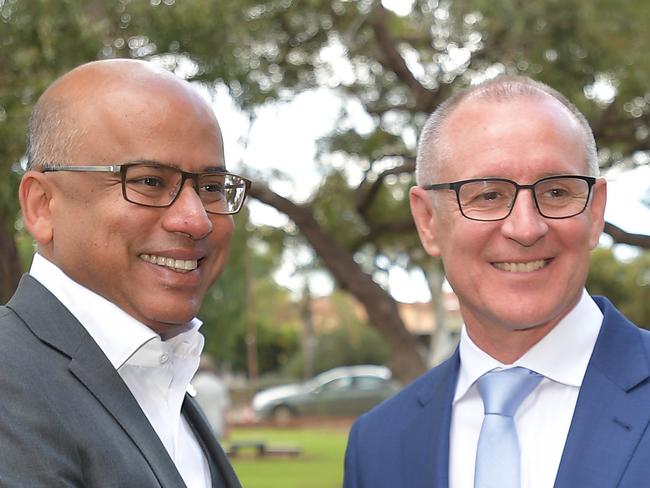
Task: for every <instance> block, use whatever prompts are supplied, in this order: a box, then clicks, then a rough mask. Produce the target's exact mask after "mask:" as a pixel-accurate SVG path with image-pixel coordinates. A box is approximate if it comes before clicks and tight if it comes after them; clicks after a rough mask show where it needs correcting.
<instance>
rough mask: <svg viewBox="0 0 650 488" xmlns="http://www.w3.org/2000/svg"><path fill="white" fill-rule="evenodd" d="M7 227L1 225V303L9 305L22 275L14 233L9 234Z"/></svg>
mask: <svg viewBox="0 0 650 488" xmlns="http://www.w3.org/2000/svg"><path fill="white" fill-rule="evenodd" d="M2 224H4V223H2ZM7 227H8V226H7V225H0V300H1V302H0V303H7V301H8V300H9V299H10V298H11V296H12V295H13V294H14V291H16V287H17V286H18V281H20V275H21V269H20V259H19V258H18V249H17V248H16V241H15V240H14V235H13V232H7Z"/></svg>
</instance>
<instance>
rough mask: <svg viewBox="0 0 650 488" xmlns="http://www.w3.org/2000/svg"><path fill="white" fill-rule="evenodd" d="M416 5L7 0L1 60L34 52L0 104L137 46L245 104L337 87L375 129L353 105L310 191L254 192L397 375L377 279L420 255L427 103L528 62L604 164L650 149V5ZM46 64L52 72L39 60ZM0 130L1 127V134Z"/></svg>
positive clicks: (392, 326) (433, 0)
mask: <svg viewBox="0 0 650 488" xmlns="http://www.w3.org/2000/svg"><path fill="white" fill-rule="evenodd" d="M412 5H413V8H412V10H411V11H410V13H409V14H408V15H405V16H399V15H396V14H395V13H394V12H392V11H390V10H388V9H387V8H385V7H384V6H383V4H382V3H381V2H380V1H379V0H358V1H343V0H333V1H332V0H303V1H301V2H297V1H292V0H272V1H266V2H260V1H253V0H238V1H236V2H235V1H234V0H231V1H225V0H219V1H217V0H195V1H193V2H174V1H166V2H160V1H150V2H145V1H141V0H132V1H127V0H121V1H108V0H104V1H98V0H95V1H92V2H80V1H73V0H67V1H66V2H63V3H62V2H60V1H58V2H55V1H53V0H43V1H41V2H27V1H25V0H4V1H0V8H2V12H1V17H0V19H2V20H0V22H2V24H0V26H1V27H2V28H3V29H4V32H3V35H2V36H0V38H1V39H2V41H0V42H1V43H2V44H1V46H2V47H1V49H2V50H1V51H0V68H2V69H1V70H0V72H2V73H6V72H11V73H13V71H11V69H12V68H13V66H14V64H15V63H16V62H17V61H16V59H19V58H20V56H18V57H17V56H16V54H17V53H18V54H20V53H25V52H26V53H31V57H30V56H27V57H28V59H30V60H31V62H29V63H26V64H24V66H23V69H22V71H21V76H20V77H16V78H12V77H11V76H9V79H8V81H7V79H3V78H0V80H2V81H0V90H3V91H2V92H0V93H4V94H5V95H6V94H7V93H9V94H10V95H9V96H10V101H11V102H12V104H11V105H9V102H6V100H7V99H2V102H1V103H2V105H3V106H4V107H9V109H7V108H5V110H6V113H7V114H8V116H7V118H9V117H11V124H10V125H11V126H12V127H14V128H15V127H19V128H20V129H15V130H16V134H18V133H22V128H24V119H25V116H26V107H25V105H24V103H23V102H26V103H27V104H28V105H29V104H31V103H32V102H33V100H34V98H35V96H36V95H37V94H38V93H40V91H41V90H42V88H43V86H45V84H46V83H47V82H48V81H49V80H50V79H51V78H52V77H53V76H54V74H55V73H56V74H58V73H60V72H62V71H64V70H65V69H67V68H68V67H69V63H71V64H78V63H79V62H81V61H83V60H86V59H92V58H94V57H102V56H104V57H107V56H131V57H158V59H161V60H163V61H164V62H166V63H167V64H169V65H170V66H171V67H172V68H174V69H177V70H178V71H179V72H181V73H183V74H185V75H186V76H187V77H188V78H191V79H193V80H196V81H200V82H203V83H205V84H206V85H208V86H214V84H215V83H223V84H225V85H226V86H227V87H228V88H229V90H230V93H231V95H232V96H233V97H234V99H235V100H236V101H237V102H238V104H239V105H240V106H241V107H242V108H243V109H244V110H248V111H252V110H253V109H255V108H256V107H259V106H261V105H263V104H264V103H266V102H268V101H273V100H287V99H291V97H293V96H295V94H297V93H300V92H302V91H304V90H308V89H311V88H314V87H317V86H328V87H330V88H331V89H332V90H334V91H336V92H337V93H339V94H340V96H341V98H342V99H344V100H345V101H346V108H348V109H352V108H354V107H357V108H358V107H361V108H362V110H363V111H364V113H365V114H366V115H367V119H368V120H369V121H370V126H371V128H370V129H365V130H362V129H360V128H359V127H358V124H356V122H355V118H354V117H353V116H351V115H350V112H349V111H344V112H343V113H342V114H341V117H340V119H339V120H338V121H336V124H335V128H334V129H333V132H332V134H331V135H330V137H328V138H326V139H325V140H323V141H322V142H321V150H320V163H321V164H322V168H323V173H324V181H323V185H322V188H321V189H320V190H318V191H316V192H315V193H314V195H313V197H312V198H311V199H310V200H309V201H308V202H305V203H298V202H295V201H292V200H291V199H289V198H287V197H286V196H282V195H279V194H278V193H276V192H274V191H273V190H272V188H271V186H270V185H268V184H264V183H262V182H259V183H257V184H256V185H255V186H254V190H253V196H254V197H255V198H258V199H259V200H260V201H262V202H264V203H267V204H269V205H272V206H274V207H276V208H277V209H278V210H280V211H282V212H285V213H286V214H287V215H288V216H289V217H290V218H291V219H292V220H293V222H294V223H295V225H296V227H297V228H298V230H299V232H300V234H301V235H302V236H304V238H305V239H306V240H307V242H309V244H310V245H311V246H312V247H313V249H314V251H315V254H316V255H317V256H318V261H319V263H320V264H321V265H322V266H323V267H324V268H326V269H328V270H329V272H330V273H331V274H332V276H333V277H334V279H335V280H336V282H337V283H338V284H339V285H340V286H341V287H342V288H343V289H346V290H347V291H349V292H350V293H352V294H353V295H355V296H356V297H357V299H358V300H359V301H360V302H361V303H362V304H363V305H364V306H365V307H366V309H367V311H368V315H369V317H370V319H371V322H372V324H373V326H375V327H376V328H377V330H379V331H380V332H381V333H382V335H383V336H384V337H385V338H386V339H387V341H388V342H389V343H390V345H391V351H392V352H391V363H392V366H393V368H394V371H395V373H396V375H397V376H399V377H401V378H402V379H404V380H408V379H409V378H412V377H414V376H415V375H417V374H418V373H419V372H421V371H422V370H423V369H424V368H425V367H426V365H425V362H424V360H423V358H422V357H421V356H420V355H419V353H418V349H417V346H416V344H415V341H413V339H412V338H411V337H410V336H409V335H408V333H407V332H406V330H405V328H404V325H403V322H402V321H401V318H400V317H399V314H398V313H397V308H396V306H395V302H394V300H393V299H392V297H391V296H390V294H389V293H387V292H386V290H385V289H384V288H383V287H382V286H380V285H379V284H378V282H379V281H381V277H382V275H383V273H384V270H385V267H386V264H385V263H399V264H400V265H404V266H408V267H413V268H420V267H421V265H422V263H423V262H424V260H425V259H426V257H425V256H423V253H422V251H421V249H420V248H419V245H418V244H417V238H416V236H415V233H414V228H413V224H412V222H411V219H410V216H409V212H408V208H407V206H406V198H405V195H406V191H407V189H408V187H409V186H410V185H412V184H413V177H412V173H413V156H414V153H415V138H416V135H417V133H418V132H419V129H420V128H421V126H422V124H423V122H424V120H425V117H426V115H427V114H428V113H430V112H431V111H432V110H433V109H434V108H435V107H436V106H437V105H438V104H439V103H440V102H441V101H442V100H444V99H445V98H447V97H448V96H449V95H450V94H451V93H453V92H454V91H456V90H458V89H459V88H462V87H464V86H467V84H468V83H470V82H471V81H472V80H475V79H478V78H480V77H482V76H486V75H493V74H496V73H501V72H507V73H524V74H530V75H532V76H534V77H535V78H538V79H540V80H542V81H546V82H549V83H550V84H551V85H553V86H555V87H557V88H559V89H560V90H561V91H562V92H563V93H564V94H566V95H567V96H568V97H569V98H570V99H571V100H572V101H573V102H574V103H576V104H577V105H578V106H579V107H580V108H581V110H582V111H583V112H584V113H585V114H586V115H587V116H588V118H589V120H590V122H591V123H592V125H593V127H594V132H595V134H596V137H597V139H598V143H599V145H600V147H601V156H602V165H603V167H608V166H610V165H611V164H613V163H614V162H615V161H617V160H619V159H622V160H624V161H625V162H626V163H627V164H638V163H639V162H643V161H646V160H647V156H646V159H644V158H643V157H642V156H643V154H644V152H646V153H647V151H648V150H649V149H650V147H649V145H650V139H649V137H648V134H649V132H650V131H649V129H648V122H649V117H650V116H649V110H648V97H647V93H646V90H647V86H650V85H649V81H650V80H649V78H650V59H648V57H647V56H646V55H645V50H644V47H645V46H644V40H645V33H646V31H647V28H648V26H649V25H650V21H649V20H650V5H646V4H645V3H639V2H636V1H633V0H618V1H616V0H563V1H559V0H555V1H548V2H522V1H514V2H492V1H490V0H463V1H456V2H451V1H449V0H415V1H414V2H412ZM43 26H47V27H48V28H47V29H46V28H44V27H43ZM7 30H8V31H9V34H8V35H6V34H5V32H7ZM80 46H81V48H80ZM66 48H67V49H66ZM34 52H35V53H34ZM46 54H47V56H46ZM7 60H9V61H7ZM44 61H49V64H47V63H44ZM8 63H12V64H11V65H9V64H8ZM42 64H45V66H46V67H48V68H49V71H47V70H45V71H43V70H40V69H39V67H40V66H41V65H42ZM21 66H22V65H21ZM33 75H40V76H33ZM48 77H49V78H48ZM25 80H34V84H33V85H31V84H30V91H29V96H27V97H23V98H22V99H21V98H20V97H16V95H15V93H17V92H18V91H17V90H16V91H14V90H15V88H16V87H18V86H20V84H21V83H23V84H24V83H25ZM7 87H9V88H8V89H7ZM11 97H13V98H11ZM0 130H2V128H1V127H0ZM12 130H13V129H12ZM0 134H1V133H0ZM14 140H15V139H14ZM2 142H6V139H3V140H0V148H1V147H3V145H2V144H1V143H2ZM12 147H14V149H13V152H12V153H11V154H9V155H8V157H7V159H6V161H11V162H13V161H17V160H18V159H19V158H20V155H21V148H22V146H21V145H20V144H15V143H14V146H12ZM3 156H4V154H3ZM337 158H338V159H344V160H345V167H341V165H337V164H336V161H337ZM3 160H5V159H3ZM351 174H353V176H351ZM14 184H15V183H14ZM14 211H15V210H14ZM12 215H15V214H12V212H10V211H8V212H7V213H6V215H4V217H5V220H4V222H5V224H7V223H10V224H13V220H12V219H11V216H12ZM7 228H10V227H7ZM606 230H607V232H608V233H610V234H611V235H612V237H614V239H615V240H616V241H617V242H626V241H630V242H634V243H635V244H636V245H641V246H643V247H646V248H648V247H650V237H649V236H638V235H637V236H630V235H629V234H627V233H625V232H623V231H620V232H619V231H618V230H616V229H615V228H614V227H613V226H611V225H608V226H607V228H606ZM296 233H297V232H296V231H293V232H289V233H288V236H289V238H292V237H294V236H295V235H296ZM0 243H1V242H0ZM4 255H5V254H4V253H3V256H4ZM432 282H433V280H432Z"/></svg>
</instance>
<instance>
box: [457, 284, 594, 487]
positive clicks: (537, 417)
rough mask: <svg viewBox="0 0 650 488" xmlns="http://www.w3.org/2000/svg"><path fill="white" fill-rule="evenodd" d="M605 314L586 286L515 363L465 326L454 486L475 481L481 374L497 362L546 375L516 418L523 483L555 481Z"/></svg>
mask: <svg viewBox="0 0 650 488" xmlns="http://www.w3.org/2000/svg"><path fill="white" fill-rule="evenodd" d="M602 320H603V315H602V313H601V312H600V309H599V308H598V306H597V305H596V304H595V302H594V301H593V300H592V299H591V297H590V296H589V295H588V294H587V292H586V291H585V290H583V293H582V297H581V298H580V301H579V302H578V304H577V305H576V306H575V307H574V308H573V310H571V312H569V313H568V314H567V315H566V316H565V317H564V318H563V319H562V320H561V321H560V322H559V323H558V324H557V325H556V326H555V327H554V328H553V329H552V330H551V331H550V332H549V333H548V334H547V335H546V336H545V337H544V338H543V339H542V340H541V341H539V342H538V343H537V344H535V346H533V347H532V348H531V349H530V350H529V351H528V352H527V353H526V354H524V355H523V356H522V357H521V358H519V359H518V360H517V361H515V363H514V364H512V365H505V364H503V363H500V362H499V361H497V360H496V359H494V358H492V357H491V356H489V355H488V354H486V353H485V352H483V351H482V350H481V349H479V348H478V347H477V346H476V344H474V343H473V342H472V340H471V339H470V338H469V336H468V335H467V331H466V330H465V327H464V326H463V329H462V331H461V338H460V373H459V377H458V384H457V385H456V394H455V396H454V401H453V407H452V419H451V432H450V449H449V482H450V483H449V486H450V488H472V487H473V486H474V462H475V459H476V446H477V444H478V438H479V434H480V431H481V424H482V422H483V401H482V400H481V396H480V393H479V391H478V387H477V386H476V380H477V379H478V378H480V377H481V376H482V375H483V374H484V373H487V372H488V371H491V370H493V369H495V368H497V369H506V368H510V367H514V366H522V367H524V368H528V369H530V370H532V371H535V372H537V373H539V374H541V375H543V376H544V379H543V380H542V381H541V383H540V384H539V385H538V386H537V387H536V388H535V389H534V390H533V392H532V393H531V394H530V395H529V396H528V397H527V398H526V399H525V400H524V401H523V403H522V404H521V406H520V407H519V409H518V410H517V413H516V414H515V418H514V420H515V425H516V427H517V434H518V436H519V445H520V450H521V478H522V479H521V487H522V488H551V487H552V486H553V483H554V482H555V477H556V475H557V470H558V468H559V465H560V458H561V457H562V451H563V449H564V444H565V442H566V439H567V434H568V432H569V427H570V425H571V419H572V418H573V411H574V410H575V406H576V402H577V400H578V393H579V391H580V386H581V385H582V380H583V378H584V376H585V372H586V370H587V364H588V363H589V359H590V358H591V353H592V352H593V349H594V345H595V344H596V339H597V337H598V333H599V331H600V326H601V323H602Z"/></svg>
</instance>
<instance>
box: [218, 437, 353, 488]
mask: <svg viewBox="0 0 650 488" xmlns="http://www.w3.org/2000/svg"><path fill="white" fill-rule="evenodd" d="M244 440H255V441H265V442H266V444H267V446H268V447H270V448H273V447H283V446H284V447H289V446H291V447H298V448H300V450H301V453H300V454H299V455H298V456H295V457H284V456H283V457H276V456H269V457H261V458H260V457H256V456H255V453H254V451H253V450H252V449H244V450H243V451H242V453H241V455H238V456H236V457H234V458H233V459H232V460H231V461H232V464H233V467H234V468H235V471H236V472H237V476H238V477H239V480H240V481H241V483H242V486H243V487H244V488H340V487H341V484H342V482H343V456H344V452H345V445H346V442H347V431H346V430H345V429H343V428H336V429H330V430H326V429H324V428H322V429H318V428H305V429H298V428H295V429H258V428H245V429H241V428H240V429H237V428H235V429H233V430H232V432H231V435H230V438H229V439H228V440H227V441H225V442H224V445H225V446H228V445H229V444H231V443H232V442H237V441H244Z"/></svg>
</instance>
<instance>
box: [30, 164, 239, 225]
mask: <svg viewBox="0 0 650 488" xmlns="http://www.w3.org/2000/svg"><path fill="white" fill-rule="evenodd" d="M54 171H82V172H95V173H114V174H118V173H119V174H120V176H121V180H122V195H123V196H124V199H125V200H126V201H127V202H131V203H135V204H136V205H143V206H145V207H169V206H171V205H172V204H173V203H174V202H175V201H176V199H177V198H178V195H180V193H181V189H182V188H183V185H184V184H185V181H186V180H191V181H192V186H193V187H194V190H195V191H196V193H197V194H198V195H199V198H200V199H201V202H203V206H204V207H205V211H206V212H208V213H211V214H217V215H232V214H235V213H237V212H239V211H240V210H241V208H242V205H243V204H244V200H245V198H246V193H247V192H248V190H249V188H250V186H251V181H250V180H248V179H247V178H244V177H243V176H238V175H236V174H233V173H229V172H227V171H221V170H215V171H208V172H205V173H189V172H187V171H181V170H180V169H178V168H175V167H173V166H167V165H164V164H156V163H144V162H135V163H126V164H113V165H108V166H46V167H44V168H42V169H41V172H43V173H47V172H54Z"/></svg>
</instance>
